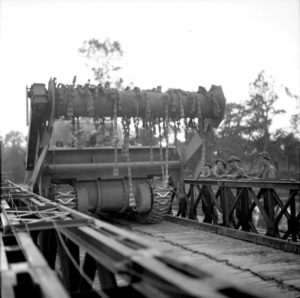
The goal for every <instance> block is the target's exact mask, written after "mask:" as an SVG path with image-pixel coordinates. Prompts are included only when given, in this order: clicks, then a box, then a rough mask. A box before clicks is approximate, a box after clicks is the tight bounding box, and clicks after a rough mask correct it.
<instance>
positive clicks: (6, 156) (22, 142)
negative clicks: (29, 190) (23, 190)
mask: <svg viewBox="0 0 300 298" xmlns="http://www.w3.org/2000/svg"><path fill="white" fill-rule="evenodd" d="M0 150H1V157H0V158H1V163H0V164H1V178H2V179H10V180H13V181H14V182H16V183H23V182H24V180H25V173H26V171H25V155H26V138H25V137H24V136H23V134H22V133H21V132H18V131H11V132H9V133H8V134H7V135H6V136H5V137H4V139H3V138H2V137H1V139H0Z"/></svg>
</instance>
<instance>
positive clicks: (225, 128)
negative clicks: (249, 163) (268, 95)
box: [215, 103, 250, 159]
mask: <svg viewBox="0 0 300 298" xmlns="http://www.w3.org/2000/svg"><path fill="white" fill-rule="evenodd" d="M246 115H247V112H246V109H245V107H244V105H243V104H236V103H228V104H227V105H226V109H225V115H224V120H223V122H222V124H221V126H220V127H219V129H218V131H217V139H216V148H215V149H216V150H217V157H223V158H225V157H229V156H230V155H238V156H240V157H241V158H242V159H244V157H246V156H247V155H248V154H247V150H249V149H250V147H249V144H248V140H247V139H246V135H245V123H244V122H245V120H244V118H245V116H246Z"/></svg>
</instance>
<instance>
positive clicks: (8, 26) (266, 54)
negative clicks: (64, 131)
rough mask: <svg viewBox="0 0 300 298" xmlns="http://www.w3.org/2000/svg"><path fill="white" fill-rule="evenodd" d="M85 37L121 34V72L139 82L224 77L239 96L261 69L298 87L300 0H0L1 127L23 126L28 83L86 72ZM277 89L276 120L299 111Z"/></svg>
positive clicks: (280, 122) (230, 95) (81, 79)
mask: <svg viewBox="0 0 300 298" xmlns="http://www.w3.org/2000/svg"><path fill="white" fill-rule="evenodd" d="M91 38H96V39H99V40H104V39H106V38H110V39H111V40H117V41H119V42H120V43H121V46H122V48H123V51H124V56H123V58H122V61H121V66H122V72H121V73H120V75H121V76H122V77H123V78H124V80H125V82H126V83H130V82H133V84H134V86H138V87H140V88H145V89H150V88H153V87H156V86H158V85H160V86H162V87H163V90H167V89H168V88H181V89H184V90H188V91H196V90H197V89H198V86H199V85H201V86H203V87H205V88H207V89H209V88H210V86H211V85H221V86H222V88H223V91H224V94H225V97H226V99H227V101H228V102H237V103H241V102H243V101H245V100H246V99H247V98H248V94H249V83H250V82H252V81H254V79H255V78H256V77H257V75H258V73H259V72H260V71H261V70H263V69H264V70H266V72H267V73H268V74H270V75H272V77H273V78H274V79H275V80H276V82H277V83H278V84H279V85H280V84H283V85H285V86H287V87H288V88H289V89H290V90H291V91H292V93H294V94H297V95H300V84H299V83H300V1H299V0H210V1H209V0H202V1H201V0H199V1H191V0H186V1H158V0H157V1H154V0H152V1H127V0H124V1H116V0H112V1H96V0H94V1H92V0H85V1H83V0H82V1H81V0H77V1H76V0H72V1H53V0H51V1H50V0H44V1H42V0H40V1H38V0H27V1H21V0H19V1H17V0H0V135H1V136H4V135H5V134H6V133H8V132H9V131H11V130H17V131H21V132H23V133H24V135H26V134H27V131H28V128H27V127H26V116H25V115H26V113H25V111H26V109H25V106H26V105H25V103H26V97H25V88H26V85H27V86H31V84H33V83H45V84H46V85H47V83H48V80H49V78H50V77H56V78H57V81H58V82H61V83H65V84H70V83H71V82H72V79H73V77H74V75H77V82H78V83H85V82H87V80H88V79H91V80H92V79H93V75H92V73H91V71H90V70H89V69H88V68H87V67H86V65H85V64H86V63H85V62H86V61H85V60H84V58H83V57H82V56H81V55H80V53H79V51H78V49H79V48H80V47H81V46H82V45H83V42H84V41H85V40H89V39H91ZM92 81H93V80H92ZM279 94H280V98H279V100H278V103H277V107H278V108H284V109H285V110H286V111H287V113H286V114H285V115H283V116H276V118H274V119H273V125H272V129H273V130H275V129H277V128H288V127H289V118H290V115H291V114H293V113H294V114H295V113H296V112H297V111H298V112H300V109H299V110H297V109H296V101H295V100H293V99H291V98H289V97H287V96H285V95H284V93H283V92H280V93H279Z"/></svg>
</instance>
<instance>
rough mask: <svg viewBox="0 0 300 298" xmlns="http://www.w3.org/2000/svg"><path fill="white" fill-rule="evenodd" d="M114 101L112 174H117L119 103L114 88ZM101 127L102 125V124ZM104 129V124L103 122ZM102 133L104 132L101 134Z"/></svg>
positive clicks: (116, 175)
mask: <svg viewBox="0 0 300 298" xmlns="http://www.w3.org/2000/svg"><path fill="white" fill-rule="evenodd" d="M113 101H114V114H113V142H114V168H113V176H114V177H118V176H119V168H118V141H119V140H118V105H119V92H118V91H117V90H115V93H114V94H113ZM102 128H103V126H102ZM104 129H105V124H104ZM103 135H104V134H103Z"/></svg>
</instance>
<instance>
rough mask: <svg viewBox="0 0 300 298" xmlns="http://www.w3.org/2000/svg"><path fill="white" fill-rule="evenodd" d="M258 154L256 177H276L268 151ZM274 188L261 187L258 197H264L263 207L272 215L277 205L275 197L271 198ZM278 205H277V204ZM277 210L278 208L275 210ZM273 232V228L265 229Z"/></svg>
mask: <svg viewBox="0 0 300 298" xmlns="http://www.w3.org/2000/svg"><path fill="white" fill-rule="evenodd" d="M258 156H259V159H260V160H259V164H260V166H261V169H260V172H259V174H258V178H262V179H272V178H276V170H275V168H274V167H273V165H272V164H271V156H270V154H269V153H268V152H266V151H262V152H261V153H259V154H258ZM273 192H274V190H273V189H266V188H262V189H261V190H260V191H259V193H258V195H257V196H258V197H260V196H261V195H262V197H263V199H264V209H265V211H266V213H267V215H268V216H271V217H273V216H274V213H275V214H276V211H275V208H276V206H277V203H276V201H274V200H275V199H274V198H273V196H274V194H273ZM277 207H278V206H277ZM277 211H278V210H277ZM274 234H276V235H278V230H277V229H275V231H269V230H267V233H266V235H270V236H274Z"/></svg>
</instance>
